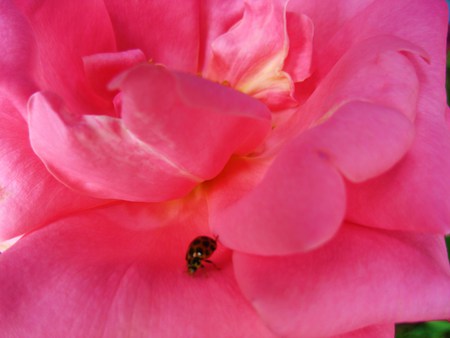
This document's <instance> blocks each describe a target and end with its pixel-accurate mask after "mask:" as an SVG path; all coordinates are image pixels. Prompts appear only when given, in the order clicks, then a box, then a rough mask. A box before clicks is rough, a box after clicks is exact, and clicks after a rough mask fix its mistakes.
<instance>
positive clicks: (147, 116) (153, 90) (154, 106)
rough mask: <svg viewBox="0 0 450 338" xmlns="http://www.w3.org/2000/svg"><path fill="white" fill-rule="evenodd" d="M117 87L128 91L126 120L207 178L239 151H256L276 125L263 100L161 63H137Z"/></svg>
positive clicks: (147, 140)
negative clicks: (170, 68) (272, 123)
mask: <svg viewBox="0 0 450 338" xmlns="http://www.w3.org/2000/svg"><path fill="white" fill-rule="evenodd" d="M111 88H120V89H121V91H122V112H121V115H122V120H123V123H124V125H125V126H126V127H127V128H128V129H129V130H130V131H131V132H132V133H134V134H135V135H136V136H137V137H139V139H141V140H142V141H144V142H145V143H146V144H148V145H150V146H151V147H153V148H154V149H157V150H158V152H160V153H162V154H164V156H166V157H167V158H168V159H170V161H172V162H173V163H176V164H177V165H178V166H179V167H182V168H184V169H185V170H186V171H188V172H190V173H192V174H193V175H195V176H198V177H201V178H202V179H203V180H206V179H211V178H213V177H214V176H216V175H217V174H218V173H219V172H220V171H221V170H222V169H223V167H224V166H225V164H226V162H227V161H228V160H229V158H230V156H231V155H232V154H233V153H237V154H240V155H245V154H247V153H249V152H251V151H252V150H254V149H255V148H256V147H257V146H258V145H259V144H260V143H261V142H262V141H263V140H264V138H265V136H266V135H267V133H268V132H269V130H270V111H269V110H268V109H267V107H265V106H264V105H263V104H262V103H260V102H259V101H257V100H255V99H253V98H250V97H248V96H247V95H244V94H242V93H239V92H237V91H235V90H233V89H231V88H228V87H225V86H222V85H219V84H216V83H213V82H211V81H208V80H204V79H202V78H200V77H198V76H195V75H190V74H186V73H179V72H171V71H169V70H167V69H166V68H164V67H161V66H155V65H147V64H146V65H140V66H137V67H135V68H133V69H131V70H129V71H127V72H125V73H124V74H121V75H120V76H119V77H118V78H117V79H115V80H114V81H113V83H112V84H111Z"/></svg>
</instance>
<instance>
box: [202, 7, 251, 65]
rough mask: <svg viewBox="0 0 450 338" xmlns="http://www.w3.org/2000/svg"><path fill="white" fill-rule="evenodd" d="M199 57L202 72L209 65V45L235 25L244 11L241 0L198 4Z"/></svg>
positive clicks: (211, 55) (210, 51)
mask: <svg viewBox="0 0 450 338" xmlns="http://www.w3.org/2000/svg"><path fill="white" fill-rule="evenodd" d="M200 11H201V20H200V24H201V26H200V59H199V72H200V74H202V73H203V72H204V71H205V70H206V69H205V66H207V65H209V64H210V62H211V58H212V57H213V52H212V49H211V47H212V46H211V45H212V43H213V41H214V40H215V39H217V38H218V37H219V36H220V35H222V34H225V33H226V32H227V31H228V30H229V29H230V28H231V27H232V26H233V25H235V24H236V23H237V22H238V21H239V20H240V19H242V15H243V12H244V2H243V1H242V0H227V1H223V0H208V1H203V2H202V5H201V6H200Z"/></svg>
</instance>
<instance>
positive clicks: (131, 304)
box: [0, 207, 274, 338]
mask: <svg viewBox="0 0 450 338" xmlns="http://www.w3.org/2000/svg"><path fill="white" fill-rule="evenodd" d="M104 214H105V215H108V216H109V217H108V218H107V219H105V218H104V217H103V215H100V214H98V213H97V212H96V211H93V212H91V213H86V214H84V215H79V216H77V217H71V218H68V219H66V220H61V221H59V222H57V223H55V224H52V225H49V226H48V227H46V228H44V229H42V230H39V231H37V232H35V233H33V234H30V235H28V236H26V237H24V238H22V239H21V240H20V241H19V242H18V243H17V244H16V245H14V246H13V247H12V248H10V249H9V250H7V251H6V252H5V253H3V254H2V255H0V265H1V267H2V273H1V274H0V284H1V285H2V288H1V289H0V326H1V327H2V334H3V335H5V336H27V337H42V336H44V335H48V332H49V330H51V334H52V335H54V336H59V337H69V338H71V337H126V336H132V337H148V336H149V335H151V336H155V337H173V338H177V337H180V338H184V337H189V336H200V337H213V336H214V337H274V336H273V335H272V334H271V333H270V331H269V330H268V329H267V328H266V327H265V326H264V324H263V323H262V321H261V320H260V319H259V317H258V316H257V314H256V313H255V312H254V310H253V309H252V307H251V306H250V305H249V304H248V302H247V301H246V300H245V299H244V298H243V296H242V294H241V293H240V291H239V288H238V287H237V284H236V281H235V279H234V275H233V271H232V268H231V265H230V254H229V252H227V251H226V250H225V249H223V248H222V247H220V246H219V248H218V250H217V252H216V253H215V254H214V261H215V262H216V264H217V265H218V266H219V267H220V270H218V269H215V268H214V267H213V266H208V267H207V268H205V269H204V270H203V271H199V272H197V274H196V275H194V276H190V275H188V274H187V273H186V266H185V264H186V263H185V260H184V256H185V252H186V250H187V246H188V244H189V242H190V241H191V240H192V238H194V237H195V236H197V235H198V234H199V233H198V232H199V231H201V230H202V229H203V230H204V228H202V227H198V226H195V225H194V224H192V225H193V226H185V224H182V226H180V225H181V224H178V225H177V226H172V227H170V228H167V227H164V229H163V231H161V228H160V227H159V224H154V228H153V229H152V230H146V231H143V230H140V231H132V230H130V228H129V223H130V222H133V221H134V220H135V218H134V217H130V214H123V213H122V212H120V211H119V212H118V211H117V210H115V208H114V207H112V208H108V209H107V210H105V212H104ZM142 218H143V217H142ZM147 221H148V222H149V223H152V222H153V220H152V218H151V217H148V219H147ZM202 234H204V233H202ZM74 314H76V316H74ZM205 315H207V320H205V319H206V317H205ZM55 318H56V319H57V320H55ZM230 323H234V324H233V325H230Z"/></svg>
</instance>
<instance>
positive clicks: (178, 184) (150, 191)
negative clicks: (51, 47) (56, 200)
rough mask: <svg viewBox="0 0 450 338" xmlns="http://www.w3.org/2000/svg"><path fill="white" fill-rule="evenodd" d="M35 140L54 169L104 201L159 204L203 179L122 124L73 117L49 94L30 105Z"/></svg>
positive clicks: (66, 180)
mask: <svg viewBox="0 0 450 338" xmlns="http://www.w3.org/2000/svg"><path fill="white" fill-rule="evenodd" d="M29 128H30V140H31V144H32V147H33V150H34V151H35V153H36V154H37V155H38V156H39V157H40V158H41V160H42V161H43V162H44V163H45V165H46V166H47V168H48V170H50V172H51V173H52V174H53V175H55V176H56V177H57V178H58V179H59V180H61V181H62V182H63V183H64V184H66V185H68V186H70V187H71V188H72V189H75V190H78V191H81V192H84V193H87V194H89V195H91V196H95V197H98V198H109V199H123V200H130V201H147V202H155V201H161V200H167V199H172V198H177V197H181V196H184V195H186V194H187V193H188V192H189V191H190V190H192V189H193V188H194V186H195V185H196V184H198V183H199V181H200V179H199V178H196V177H194V176H193V175H191V174H189V173H187V172H185V171H184V170H182V169H181V168H178V167H177V166H176V165H174V164H173V163H171V162H170V161H169V160H168V159H167V158H166V157H165V156H163V155H162V154H160V153H158V152H157V151H156V150H155V149H153V148H151V147H149V146H148V145H146V144H145V143H143V142H142V141H140V140H139V139H137V138H136V137H135V136H134V135H133V134H132V133H130V132H129V131H128V130H127V129H126V128H125V127H124V126H123V124H122V123H121V121H120V120H119V119H115V118H112V117H108V116H96V115H85V116H83V117H82V118H79V117H74V116H73V115H69V113H67V112H66V111H65V108H64V107H62V105H61V103H59V102H57V100H55V99H54V98H52V97H50V96H49V95H48V94H47V95H45V94H42V93H37V94H35V95H33V96H32V98H31V100H30V104H29Z"/></svg>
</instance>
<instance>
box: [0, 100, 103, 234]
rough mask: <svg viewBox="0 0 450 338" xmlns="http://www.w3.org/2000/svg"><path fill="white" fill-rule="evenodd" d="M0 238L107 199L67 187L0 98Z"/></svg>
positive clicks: (14, 113) (24, 230) (22, 123)
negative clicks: (38, 155) (38, 154)
mask: <svg viewBox="0 0 450 338" xmlns="http://www.w3.org/2000/svg"><path fill="white" fill-rule="evenodd" d="M0 200H1V203H0V241H2V240H5V239H9V238H12V237H15V236H18V235H21V234H23V233H26V232H30V231H32V230H34V229H36V228H38V227H40V226H43V225H45V224H47V223H48V222H49V221H51V220H54V219H57V218H60V217H62V216H65V215H68V214H71V213H73V212H76V211H79V210H83V209H88V208H92V207H95V206H98V205H101V204H105V203H107V202H108V201H104V200H97V199H93V198H89V197H86V196H82V195H79V194H77V193H76V192H74V191H72V190H70V189H68V188H67V187H65V186H64V185H62V184H61V183H59V182H58V181H56V180H55V179H54V178H53V176H51V175H50V174H49V173H48V171H47V170H46V169H45V167H44V166H43V164H42V162H41V161H40V160H39V158H38V157H36V155H35V154H34V153H33V151H32V149H31V147H30V143H29V139H28V130H27V125H26V122H25V121H24V120H23V118H22V117H21V115H20V114H19V112H18V111H17V110H16V109H15V108H14V107H13V106H12V104H11V103H9V102H8V101H7V100H4V99H1V98H0Z"/></svg>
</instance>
